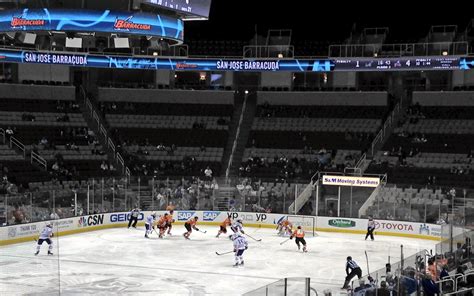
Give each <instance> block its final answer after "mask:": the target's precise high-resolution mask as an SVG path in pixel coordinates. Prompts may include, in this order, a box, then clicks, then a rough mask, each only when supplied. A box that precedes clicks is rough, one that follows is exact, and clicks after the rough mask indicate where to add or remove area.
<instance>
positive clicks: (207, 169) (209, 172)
mask: <svg viewBox="0 0 474 296" xmlns="http://www.w3.org/2000/svg"><path fill="white" fill-rule="evenodd" d="M204 175H205V176H206V179H208V180H209V181H211V180H212V170H211V169H210V168H209V167H207V168H206V169H205V170H204Z"/></svg>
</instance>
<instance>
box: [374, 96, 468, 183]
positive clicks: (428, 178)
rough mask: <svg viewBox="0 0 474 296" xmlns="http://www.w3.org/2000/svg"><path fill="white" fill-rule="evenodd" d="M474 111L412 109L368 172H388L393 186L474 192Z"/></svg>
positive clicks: (378, 154)
mask: <svg viewBox="0 0 474 296" xmlns="http://www.w3.org/2000/svg"><path fill="white" fill-rule="evenodd" d="M473 111H474V108H472V107H462V106H460V107H444V106H439V107H431V106H430V107H423V106H420V105H418V104H416V105H412V106H410V107H409V109H408V112H407V116H406V118H404V119H402V120H401V121H400V123H399V126H398V127H397V128H396V129H395V130H394V133H393V134H392V135H391V136H390V138H389V139H388V140H387V142H386V143H385V145H384V147H383V149H382V151H381V152H379V153H377V155H376V156H375V161H374V162H373V163H372V164H371V165H370V167H369V170H368V171H369V172H372V173H375V172H376V173H383V172H388V178H389V181H390V182H393V183H401V184H428V185H436V186H460V187H465V188H472V187H473V186H474V184H473V182H472V180H474V172H473V170H472V167H471V166H472V163H473V160H472V154H473V152H474V151H473V149H474V129H473V128H474V113H473Z"/></svg>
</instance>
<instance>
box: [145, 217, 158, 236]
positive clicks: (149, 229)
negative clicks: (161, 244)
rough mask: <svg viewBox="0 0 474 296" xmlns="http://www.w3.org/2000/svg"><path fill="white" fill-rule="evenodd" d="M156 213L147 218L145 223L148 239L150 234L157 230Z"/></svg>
mask: <svg viewBox="0 0 474 296" xmlns="http://www.w3.org/2000/svg"><path fill="white" fill-rule="evenodd" d="M155 220H156V213H155V212H152V213H151V215H150V216H148V217H146V221H145V237H146V238H148V234H150V233H151V232H152V231H153V228H155Z"/></svg>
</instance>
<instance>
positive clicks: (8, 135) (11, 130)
mask: <svg viewBox="0 0 474 296" xmlns="http://www.w3.org/2000/svg"><path fill="white" fill-rule="evenodd" d="M5 134H7V137H8V138H10V137H11V136H13V135H14V134H15V132H14V131H13V129H12V128H11V127H7V129H6V130H5Z"/></svg>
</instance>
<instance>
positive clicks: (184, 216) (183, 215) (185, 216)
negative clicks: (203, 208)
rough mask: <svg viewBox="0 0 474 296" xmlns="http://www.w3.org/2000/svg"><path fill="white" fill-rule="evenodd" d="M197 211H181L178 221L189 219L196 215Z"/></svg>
mask: <svg viewBox="0 0 474 296" xmlns="http://www.w3.org/2000/svg"><path fill="white" fill-rule="evenodd" d="M194 213H195V212H190V211H181V212H178V221H187V220H189V219H190V218H191V217H192V216H194Z"/></svg>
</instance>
